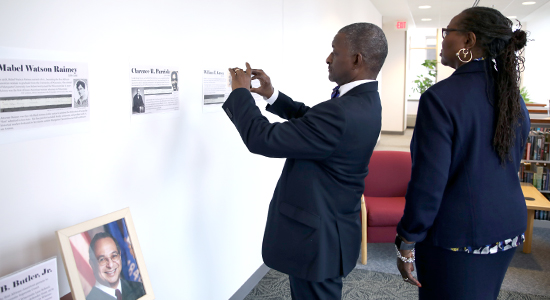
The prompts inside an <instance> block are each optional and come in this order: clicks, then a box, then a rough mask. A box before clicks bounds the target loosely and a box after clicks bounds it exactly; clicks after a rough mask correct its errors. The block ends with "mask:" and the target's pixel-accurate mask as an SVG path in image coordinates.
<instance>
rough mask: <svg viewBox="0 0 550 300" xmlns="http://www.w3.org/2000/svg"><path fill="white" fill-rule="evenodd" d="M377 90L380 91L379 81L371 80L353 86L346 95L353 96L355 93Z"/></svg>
mask: <svg viewBox="0 0 550 300" xmlns="http://www.w3.org/2000/svg"><path fill="white" fill-rule="evenodd" d="M376 91H378V81H371V82H367V83H363V84H360V85H358V86H356V87H354V88H352V89H351V90H349V91H348V92H347V93H346V94H345V95H344V96H351V95H355V94H360V93H365V92H376Z"/></svg>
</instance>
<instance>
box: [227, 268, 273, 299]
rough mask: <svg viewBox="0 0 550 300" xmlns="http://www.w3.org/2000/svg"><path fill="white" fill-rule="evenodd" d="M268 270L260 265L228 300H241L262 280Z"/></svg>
mask: <svg viewBox="0 0 550 300" xmlns="http://www.w3.org/2000/svg"><path fill="white" fill-rule="evenodd" d="M269 270H270V268H269V267H268V266H266V265H265V264H262V265H261V266H260V267H259V268H258V270H256V272H254V274H252V276H250V278H248V280H247V281H246V282H245V283H244V284H243V285H242V286H241V287H240V288H239V289H238V290H237V291H236V292H235V294H233V296H231V298H229V300H243V299H244V298H245V297H246V296H247V295H248V294H250V291H252V289H253V288H254V287H255V286H256V285H257V284H258V282H260V280H262V278H264V276H265V274H267V272H268V271H269Z"/></svg>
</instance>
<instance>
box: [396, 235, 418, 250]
mask: <svg viewBox="0 0 550 300" xmlns="http://www.w3.org/2000/svg"><path fill="white" fill-rule="evenodd" d="M415 245H416V243H414V242H413V243H405V241H404V240H403V238H402V237H400V236H399V234H396V235H395V246H396V247H397V249H398V250H413V249H414V246H415Z"/></svg>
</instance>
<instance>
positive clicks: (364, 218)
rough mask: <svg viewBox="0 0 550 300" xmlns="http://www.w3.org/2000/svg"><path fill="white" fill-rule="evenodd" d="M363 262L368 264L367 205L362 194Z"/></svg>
mask: <svg viewBox="0 0 550 300" xmlns="http://www.w3.org/2000/svg"><path fill="white" fill-rule="evenodd" d="M361 233H362V237H361V263H362V264H364V265H366V264H367V207H366V205H365V197H364V196H363V195H361Z"/></svg>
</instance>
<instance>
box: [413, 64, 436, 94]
mask: <svg viewBox="0 0 550 300" xmlns="http://www.w3.org/2000/svg"><path fill="white" fill-rule="evenodd" d="M422 66H424V67H426V68H427V69H428V76H424V75H418V76H417V77H416V78H417V79H416V80H415V81H414V83H415V84H416V86H415V87H414V88H413V91H415V92H418V93H420V94H422V93H424V92H425V91H426V90H427V89H428V88H429V87H431V86H432V85H434V83H435V78H436V77H437V60H435V59H426V60H425V61H424V63H422Z"/></svg>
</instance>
